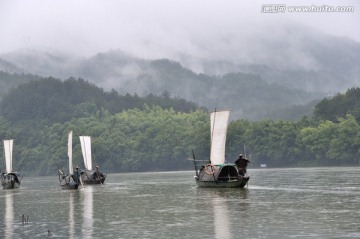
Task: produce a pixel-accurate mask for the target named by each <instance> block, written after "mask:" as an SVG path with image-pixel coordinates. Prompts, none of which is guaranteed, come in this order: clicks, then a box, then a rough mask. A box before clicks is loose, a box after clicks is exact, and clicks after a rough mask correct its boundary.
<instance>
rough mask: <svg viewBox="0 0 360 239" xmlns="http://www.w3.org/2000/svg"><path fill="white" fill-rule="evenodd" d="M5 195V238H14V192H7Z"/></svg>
mask: <svg viewBox="0 0 360 239" xmlns="http://www.w3.org/2000/svg"><path fill="white" fill-rule="evenodd" d="M6 193H7V194H6V195H5V218H4V222H5V238H6V239H7V238H9V239H10V238H13V234H14V231H13V225H14V194H13V193H10V192H6Z"/></svg>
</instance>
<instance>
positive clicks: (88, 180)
mask: <svg viewBox="0 0 360 239" xmlns="http://www.w3.org/2000/svg"><path fill="white" fill-rule="evenodd" d="M106 176H107V175H106V174H103V173H102V172H97V171H95V170H84V171H82V172H81V180H82V182H83V183H84V184H104V182H105V179H106Z"/></svg>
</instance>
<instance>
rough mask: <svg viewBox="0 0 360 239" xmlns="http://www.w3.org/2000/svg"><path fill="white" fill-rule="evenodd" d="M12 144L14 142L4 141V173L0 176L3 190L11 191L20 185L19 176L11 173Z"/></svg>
mask: <svg viewBox="0 0 360 239" xmlns="http://www.w3.org/2000/svg"><path fill="white" fill-rule="evenodd" d="M13 142H14V140H12V139H10V140H4V155H5V164H6V172H2V173H1V175H0V179H1V185H2V187H3V189H12V188H18V187H20V184H21V179H22V178H21V177H20V174H19V173H17V172H13V169H12V152H13Z"/></svg>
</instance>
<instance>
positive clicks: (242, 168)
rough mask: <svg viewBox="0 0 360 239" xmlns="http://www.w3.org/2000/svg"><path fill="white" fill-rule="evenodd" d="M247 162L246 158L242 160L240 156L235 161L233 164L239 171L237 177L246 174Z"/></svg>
mask: <svg viewBox="0 0 360 239" xmlns="http://www.w3.org/2000/svg"><path fill="white" fill-rule="evenodd" d="M249 162H250V161H249V160H248V159H247V158H244V157H243V155H242V154H240V155H239V157H238V158H237V159H236V161H235V164H236V166H237V168H238V171H239V175H241V176H244V175H245V174H246V168H247V166H248V164H249Z"/></svg>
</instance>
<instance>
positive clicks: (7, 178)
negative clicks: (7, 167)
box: [1, 173, 21, 189]
mask: <svg viewBox="0 0 360 239" xmlns="http://www.w3.org/2000/svg"><path fill="white" fill-rule="evenodd" d="M20 184H21V180H20V178H19V175H18V174H16V173H9V174H2V175H1V185H2V188H3V189H13V188H19V187H20Z"/></svg>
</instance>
